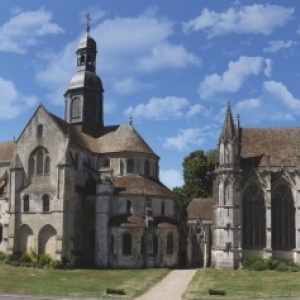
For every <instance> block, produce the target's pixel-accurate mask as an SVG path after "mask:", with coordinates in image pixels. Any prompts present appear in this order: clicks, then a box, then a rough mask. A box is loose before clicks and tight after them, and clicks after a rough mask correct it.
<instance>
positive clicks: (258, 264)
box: [249, 260, 268, 271]
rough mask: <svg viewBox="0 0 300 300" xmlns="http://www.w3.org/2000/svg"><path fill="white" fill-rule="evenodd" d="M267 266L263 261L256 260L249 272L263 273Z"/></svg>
mask: <svg viewBox="0 0 300 300" xmlns="http://www.w3.org/2000/svg"><path fill="white" fill-rule="evenodd" d="M267 268H268V266H267V263H266V262H265V261H263V260H258V261H256V262H254V263H253V264H252V265H251V266H250V267H249V270H253V271H264V270H267Z"/></svg>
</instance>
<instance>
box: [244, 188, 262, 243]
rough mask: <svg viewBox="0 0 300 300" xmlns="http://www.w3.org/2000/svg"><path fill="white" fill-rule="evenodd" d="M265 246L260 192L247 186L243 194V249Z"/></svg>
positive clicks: (258, 189)
mask: <svg viewBox="0 0 300 300" xmlns="http://www.w3.org/2000/svg"><path fill="white" fill-rule="evenodd" d="M265 246H266V208H265V203H264V198H263V193H262V190H261V189H260V188H259V187H258V186H257V185H256V184H251V185H249V186H248V187H247V188H246V190H245V192H244V194H243V247H245V248H253V247H254V248H262V247H265Z"/></svg>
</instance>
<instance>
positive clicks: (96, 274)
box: [0, 264, 169, 298]
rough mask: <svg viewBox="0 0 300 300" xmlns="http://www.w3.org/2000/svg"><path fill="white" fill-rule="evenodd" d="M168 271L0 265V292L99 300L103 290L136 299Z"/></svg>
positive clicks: (104, 292) (104, 293)
mask: <svg viewBox="0 0 300 300" xmlns="http://www.w3.org/2000/svg"><path fill="white" fill-rule="evenodd" d="M168 272H169V271H168V270H167V269H138V270H125V269H124V270H82V269H74V270H53V269H40V268H25V267H11V266H8V265H5V264H0V291H1V292H9V293H18V294H42V295H64V296H82V297H83V296H87V297H89V296H90V297H97V296H98V297H100V296H104V295H106V288H117V289H124V290H125V292H126V296H125V297H127V298H131V297H135V296H137V295H140V294H142V293H143V292H144V291H146V290H147V289H148V288H149V287H150V286H151V285H153V284H154V283H156V282H157V281H159V280H160V279H161V278H163V277H164V276H165V275H166V274H167V273H168Z"/></svg>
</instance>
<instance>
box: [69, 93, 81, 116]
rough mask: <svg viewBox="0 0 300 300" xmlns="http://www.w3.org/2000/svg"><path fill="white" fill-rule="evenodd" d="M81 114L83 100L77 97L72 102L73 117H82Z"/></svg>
mask: <svg viewBox="0 0 300 300" xmlns="http://www.w3.org/2000/svg"><path fill="white" fill-rule="evenodd" d="M80 115H81V101H80V98H78V97H76V98H74V99H72V102H71V118H72V119H76V118H80Z"/></svg>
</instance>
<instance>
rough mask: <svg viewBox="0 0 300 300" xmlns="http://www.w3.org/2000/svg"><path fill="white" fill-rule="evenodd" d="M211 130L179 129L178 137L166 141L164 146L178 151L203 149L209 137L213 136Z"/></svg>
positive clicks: (205, 128) (206, 127)
mask: <svg viewBox="0 0 300 300" xmlns="http://www.w3.org/2000/svg"><path fill="white" fill-rule="evenodd" d="M211 135H212V133H211V128H210V127H209V126H205V127H203V128H187V129H179V130H178V132H177V135H176V136H173V137H167V138H165V139H164V142H163V146H164V147H165V148H167V149H175V150H177V151H180V152H182V151H189V150H190V149H191V148H192V147H195V146H197V147H201V146H203V144H204V143H205V142H206V139H207V136H211Z"/></svg>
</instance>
